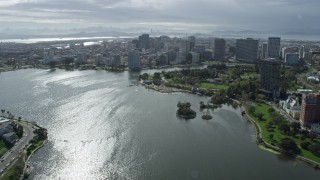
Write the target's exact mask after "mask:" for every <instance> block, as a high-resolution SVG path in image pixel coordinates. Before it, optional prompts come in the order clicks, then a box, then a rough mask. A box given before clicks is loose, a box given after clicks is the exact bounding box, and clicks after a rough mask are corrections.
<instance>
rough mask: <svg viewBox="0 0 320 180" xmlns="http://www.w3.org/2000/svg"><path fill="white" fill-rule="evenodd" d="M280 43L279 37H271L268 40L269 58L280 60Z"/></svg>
mask: <svg viewBox="0 0 320 180" xmlns="http://www.w3.org/2000/svg"><path fill="white" fill-rule="evenodd" d="M280 41H281V39H280V38H279V37H269V39H268V58H274V59H277V60H278V59H279V54H280Z"/></svg>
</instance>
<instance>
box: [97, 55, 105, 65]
mask: <svg viewBox="0 0 320 180" xmlns="http://www.w3.org/2000/svg"><path fill="white" fill-rule="evenodd" d="M95 63H96V65H102V64H104V62H103V55H102V54H96V55H95Z"/></svg>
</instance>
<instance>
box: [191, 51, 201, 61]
mask: <svg viewBox="0 0 320 180" xmlns="http://www.w3.org/2000/svg"><path fill="white" fill-rule="evenodd" d="M191 56H192V63H194V64H196V63H199V62H200V56H199V53H196V52H192V53H191Z"/></svg>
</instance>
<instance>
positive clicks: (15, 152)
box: [0, 122, 37, 174]
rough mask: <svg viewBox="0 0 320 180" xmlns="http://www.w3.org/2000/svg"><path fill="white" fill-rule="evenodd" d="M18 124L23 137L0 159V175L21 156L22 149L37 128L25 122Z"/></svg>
mask: <svg viewBox="0 0 320 180" xmlns="http://www.w3.org/2000/svg"><path fill="white" fill-rule="evenodd" d="M20 124H21V125H22V126H23V137H22V138H21V139H19V141H17V142H16V144H15V145H14V146H13V147H12V148H11V149H10V150H8V151H7V153H6V154H4V155H3V156H2V157H1V160H0V174H2V173H3V172H4V170H5V169H6V168H8V167H9V166H10V165H11V164H12V163H13V162H14V161H15V160H17V159H18V158H19V157H20V156H21V155H22V153H23V151H24V148H25V147H27V146H28V144H29V142H30V141H31V140H32V138H33V137H34V136H35V135H34V133H33V131H34V130H35V129H37V128H36V127H35V126H34V125H33V124H31V123H27V122H21V123H20Z"/></svg>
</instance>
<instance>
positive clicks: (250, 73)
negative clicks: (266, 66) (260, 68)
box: [241, 72, 258, 79]
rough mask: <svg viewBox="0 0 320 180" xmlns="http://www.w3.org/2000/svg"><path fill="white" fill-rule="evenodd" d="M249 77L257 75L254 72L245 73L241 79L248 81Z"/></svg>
mask: <svg viewBox="0 0 320 180" xmlns="http://www.w3.org/2000/svg"><path fill="white" fill-rule="evenodd" d="M250 77H251V78H254V77H258V74H257V73H256V72H246V73H243V74H242V75H241V78H242V79H249V78H250Z"/></svg>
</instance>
